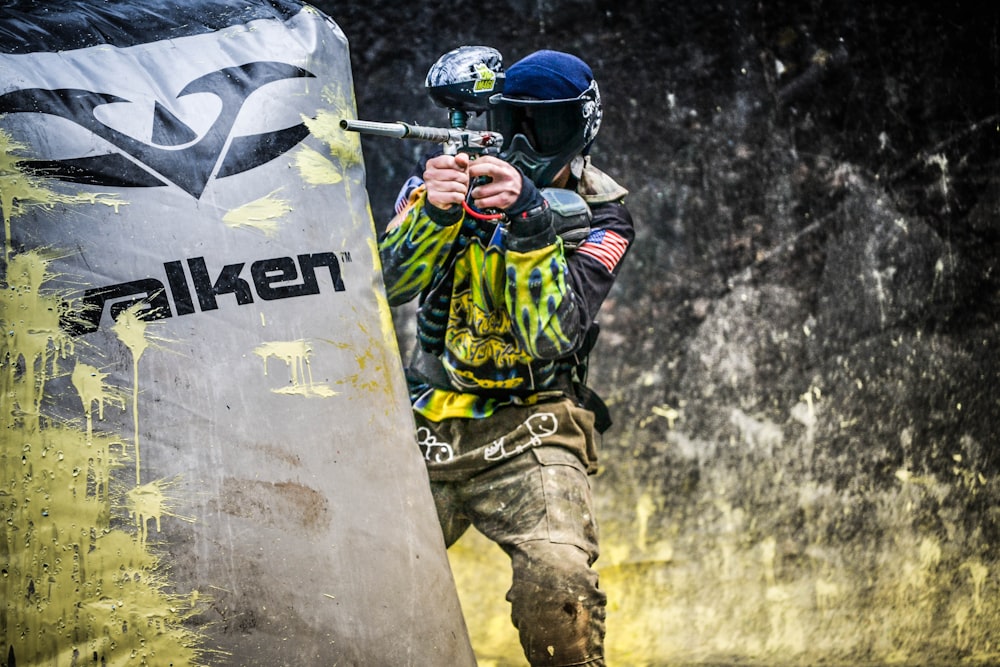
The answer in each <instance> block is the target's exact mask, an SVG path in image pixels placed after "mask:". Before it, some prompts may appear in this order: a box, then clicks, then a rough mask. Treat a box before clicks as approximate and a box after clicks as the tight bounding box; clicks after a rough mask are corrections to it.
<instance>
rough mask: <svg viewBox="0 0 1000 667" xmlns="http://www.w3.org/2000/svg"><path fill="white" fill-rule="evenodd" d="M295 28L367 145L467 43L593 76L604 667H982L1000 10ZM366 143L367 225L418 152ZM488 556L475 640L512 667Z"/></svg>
mask: <svg viewBox="0 0 1000 667" xmlns="http://www.w3.org/2000/svg"><path fill="white" fill-rule="evenodd" d="M316 4H317V6H318V7H320V8H321V9H323V10H324V11H326V12H327V13H328V14H330V15H331V16H332V17H333V18H334V19H335V20H336V21H337V23H338V24H339V25H340V26H341V27H342V29H343V30H344V31H345V33H346V34H347V36H348V38H349V40H350V44H351V50H352V62H353V67H354V76H355V91H356V95H357V104H358V109H359V115H360V116H361V117H362V118H368V119H375V120H405V121H412V122H419V123H423V124H436V125H443V124H445V123H446V121H447V117H446V114H445V111H444V110H443V109H439V108H437V107H434V106H433V104H432V103H431V102H430V100H429V98H428V97H427V96H426V94H425V93H424V90H423V81H424V76H425V75H426V72H427V70H428V68H429V67H430V66H431V64H432V63H433V62H434V60H436V58H437V57H438V56H439V55H441V54H442V53H444V52H445V51H447V50H449V49H451V48H454V47H456V46H459V45H462V44H488V45H490V46H494V47H496V48H498V49H499V50H500V51H501V52H502V53H503V55H504V58H505V63H507V64H508V65H509V64H510V63H513V62H514V61H515V60H517V59H518V58H520V57H521V56H524V55H526V54H527V53H529V52H531V51H532V50H534V49H537V48H556V49H563V50H567V51H570V52H573V53H576V54H578V55H580V56H581V57H583V58H584V59H585V60H587V61H588V62H589V63H590V64H591V65H592V67H593V69H594V71H595V74H596V76H597V78H598V81H599V83H600V85H601V91H602V94H603V99H604V104H605V122H604V125H603V127H602V129H601V134H600V137H599V139H598V145H597V148H596V150H595V152H594V160H595V162H596V163H597V164H599V165H600V166H602V167H603V168H604V169H605V170H606V171H608V172H609V173H611V174H612V175H613V176H615V177H616V178H617V179H618V180H619V181H620V182H621V183H623V184H624V185H625V186H626V187H628V188H629V189H630V191H631V195H630V198H629V202H630V204H631V208H632V210H633V214H634V216H635V218H636V220H637V226H638V239H637V242H636V244H635V247H634V249H633V250H632V252H631V254H630V256H629V258H628V266H627V268H626V269H625V271H624V273H623V275H622V278H621V280H620V283H619V285H618V286H617V287H616V289H615V291H614V292H613V294H612V295H611V298H610V299H609V301H608V303H607V304H606V306H605V309H604V311H603V314H602V320H601V321H602V328H603V337H602V343H601V344H600V346H599V349H598V352H597V353H596V354H595V356H594V360H593V370H592V383H593V385H594V386H595V388H596V389H598V390H599V391H600V392H601V393H602V394H603V395H604V396H605V397H606V398H607V399H608V402H609V403H610V404H611V405H612V408H613V411H614V417H615V426H614V427H613V428H612V429H611V431H610V432H609V433H608V434H607V435H606V438H605V442H604V448H603V466H602V470H601V472H600V474H599V475H598V476H597V477H596V478H595V479H594V484H595V490H596V493H597V495H598V499H599V503H600V519H601V522H602V531H603V549H604V552H603V555H602V557H601V560H600V561H599V562H598V565H599V566H600V567H601V572H602V577H603V581H604V582H605V583H604V585H605V586H606V587H607V588H608V590H609V593H610V595H611V607H610V615H609V639H608V641H609V654H610V656H611V657H612V659H613V660H614V664H621V665H659V664H673V663H678V662H691V663H705V662H715V663H718V662H726V661H742V662H746V663H761V664H816V663H817V662H819V661H821V660H823V661H826V662H827V663H830V664H864V663H872V664H879V663H886V662H893V663H897V664H913V665H924V664H928V663H936V664H957V663H958V662H959V661H961V660H966V661H969V662H973V663H975V662H989V661H990V660H997V659H1000V648H998V646H997V641H996V634H997V631H998V630H1000V602H998V600H1000V596H998V593H1000V590H998V589H1000V584H998V581H1000V579H998V576H1000V557H998V552H997V549H998V547H1000V511H998V510H997V506H998V501H1000V478H998V472H1000V456H998V453H997V444H998V442H997V440H998V439H997V435H996V428H997V424H998V422H1000V394H998V393H997V389H996V387H997V383H998V380H1000V354H998V353H1000V324H998V313H1000V260H998V250H1000V170H998V167H1000V79H998V77H1000V74H998V72H1000V19H998V11H1000V10H998V9H997V5H996V3H988V2H964V1H963V2H950V3H930V4H924V5H921V6H917V5H914V4H909V3H902V2H889V3H875V2H848V1H846V0H840V1H838V2H821V1H818V0H811V1H807V2H774V3H757V2H749V1H746V0H742V1H741V0H728V1H726V2H715V3H684V4H677V3H659V2H657V3H654V2H645V3H628V2H609V1H608V0H533V1H527V0H506V1H501V2H497V3H492V4H489V5H469V4H458V5H456V4H454V3H451V4H449V3H411V4H402V5H401V4H400V3H390V2H385V1H384V0H371V1H370V2H367V3H343V4H340V3H333V2H318V3H316ZM363 146H364V151H365V158H366V163H367V169H368V189H369V194H370V197H371V203H372V208H373V212H374V214H375V219H376V226H377V227H379V229H381V227H382V226H383V225H384V223H385V221H386V220H387V219H388V218H389V217H390V213H391V206H392V202H393V199H394V196H395V192H396V189H397V188H398V187H399V185H400V184H401V182H402V180H403V179H404V178H405V175H406V173H407V172H408V170H409V168H410V166H411V164H412V161H413V159H414V158H415V156H416V155H417V154H418V152H419V151H420V150H421V149H422V148H423V147H422V146H419V145H416V144H414V143H410V142H403V141H394V140H390V139H368V138H365V140H364V143H363ZM400 323H401V326H402V325H404V324H405V317H404V316H402V315H401V316H400ZM491 549H492V547H490V546H489V545H484V544H482V543H477V542H475V538H474V537H470V538H469V541H468V543H467V544H460V545H459V546H458V548H456V549H455V550H454V554H453V560H454V565H455V570H456V577H457V578H458V579H459V584H460V588H461V593H462V596H463V601H464V602H465V604H466V613H467V615H468V617H469V619H470V631H471V632H472V635H473V638H474V642H475V643H476V648H477V652H478V654H479V655H480V660H481V664H494V665H506V664H511V665H519V664H523V663H521V662H519V660H520V658H519V657H517V656H518V655H519V651H518V650H517V646H516V639H514V638H513V634H512V631H509V629H508V628H507V625H508V621H507V618H506V617H507V610H506V608H505V605H504V603H503V600H502V594H503V590H504V588H505V584H504V583H503V580H504V578H505V577H506V576H507V575H506V574H504V570H503V563H502V562H501V561H500V560H498V558H499V552H498V551H492V550H491ZM484 572H490V573H492V572H495V573H496V577H492V576H486V577H484V576H483V573H484ZM497 577H499V579H500V581H499V583H497V584H496V586H495V588H494V587H492V585H491V584H489V583H487V582H486V580H488V579H491V578H492V579H495V578H497ZM498 598H499V599H498ZM511 656H513V657H511Z"/></svg>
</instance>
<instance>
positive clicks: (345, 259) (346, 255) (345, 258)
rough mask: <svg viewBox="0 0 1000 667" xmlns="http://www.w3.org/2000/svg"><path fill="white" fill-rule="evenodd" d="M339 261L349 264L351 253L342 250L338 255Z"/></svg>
mask: <svg viewBox="0 0 1000 667" xmlns="http://www.w3.org/2000/svg"><path fill="white" fill-rule="evenodd" d="M340 261H341V262H343V263H344V264H350V263H351V252H350V251H349V250H343V251H341V253H340Z"/></svg>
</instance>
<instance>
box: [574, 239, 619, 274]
mask: <svg viewBox="0 0 1000 667" xmlns="http://www.w3.org/2000/svg"><path fill="white" fill-rule="evenodd" d="M626 250H628V241H627V240H625V238H624V237H623V236H622V235H621V234H616V233H615V232H613V231H611V230H610V229H595V230H594V231H592V232H590V236H588V237H587V240H586V241H584V242H583V243H581V244H580V247H579V248H577V249H576V251H577V252H582V253H583V254H584V255H590V256H591V257H593V258H594V259H596V260H597V261H598V262H600V263H601V264H603V265H604V268H606V269H607V270H608V271H614V270H615V266H617V265H618V262H619V261H621V258H622V256H623V255H624V254H625V251H626Z"/></svg>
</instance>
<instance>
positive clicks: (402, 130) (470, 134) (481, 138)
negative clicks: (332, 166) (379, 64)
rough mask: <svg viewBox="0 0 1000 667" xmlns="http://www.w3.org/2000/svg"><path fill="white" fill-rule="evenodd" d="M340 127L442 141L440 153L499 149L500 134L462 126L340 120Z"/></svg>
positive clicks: (486, 152)
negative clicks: (442, 149)
mask: <svg viewBox="0 0 1000 667" xmlns="http://www.w3.org/2000/svg"><path fill="white" fill-rule="evenodd" d="M340 127H342V128H343V129H345V130H350V131H352V132H360V133H361V134H370V135H373V136H377V137H394V138H396V139H419V140H421V141H433V142H434V143H438V144H442V145H443V146H444V152H445V153H447V154H449V155H454V154H455V153H458V152H463V153H469V154H470V155H496V154H498V153H499V152H500V145H501V144H502V143H503V137H502V136H501V135H499V134H497V133H496V132H488V131H485V130H470V129H467V128H464V127H450V128H449V127H426V126H424V125H411V124H409V123H379V122H376V121H370V120H348V119H344V120H341V121H340Z"/></svg>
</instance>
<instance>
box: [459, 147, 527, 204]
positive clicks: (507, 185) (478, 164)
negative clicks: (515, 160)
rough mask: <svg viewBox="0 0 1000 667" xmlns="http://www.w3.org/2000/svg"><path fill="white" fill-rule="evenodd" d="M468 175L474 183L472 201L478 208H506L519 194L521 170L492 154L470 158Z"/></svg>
mask: <svg viewBox="0 0 1000 667" xmlns="http://www.w3.org/2000/svg"><path fill="white" fill-rule="evenodd" d="M469 176H470V177H471V178H472V182H473V184H474V186H473V188H472V201H473V204H475V206H476V208H478V209H480V210H489V209H501V210H506V209H507V208H510V207H511V206H513V205H514V203H515V202H516V201H517V198H518V197H519V196H520V195H521V179H522V176H521V172H520V171H518V170H517V168H516V167H514V166H512V165H511V164H509V163H507V162H504V161H503V160H501V159H499V158H496V157H493V156H492V155H483V156H480V157H479V158H477V159H475V160H472V161H471V162H470V163H469Z"/></svg>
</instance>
